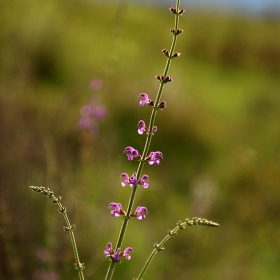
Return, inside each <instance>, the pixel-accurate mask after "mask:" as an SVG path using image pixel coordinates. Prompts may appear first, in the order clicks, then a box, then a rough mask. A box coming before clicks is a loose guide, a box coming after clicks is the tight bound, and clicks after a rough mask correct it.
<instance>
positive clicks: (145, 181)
mask: <svg viewBox="0 0 280 280" xmlns="http://www.w3.org/2000/svg"><path fill="white" fill-rule="evenodd" d="M121 177H123V178H124V180H122V182H121V185H122V186H123V187H125V186H126V185H127V184H129V185H130V186H131V187H132V188H133V187H135V186H137V185H138V184H140V185H142V186H143V188H145V189H146V188H148V186H149V176H148V175H143V176H142V178H141V179H140V180H138V179H137V177H136V172H134V173H133V174H132V176H131V177H130V178H129V176H128V174H127V173H122V174H121Z"/></svg>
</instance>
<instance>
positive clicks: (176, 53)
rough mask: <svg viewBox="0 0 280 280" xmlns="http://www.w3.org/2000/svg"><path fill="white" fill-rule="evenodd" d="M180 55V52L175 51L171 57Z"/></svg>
mask: <svg viewBox="0 0 280 280" xmlns="http://www.w3.org/2000/svg"><path fill="white" fill-rule="evenodd" d="M180 55H181V53H179V52H175V53H173V54H172V58H174V57H178V56H180Z"/></svg>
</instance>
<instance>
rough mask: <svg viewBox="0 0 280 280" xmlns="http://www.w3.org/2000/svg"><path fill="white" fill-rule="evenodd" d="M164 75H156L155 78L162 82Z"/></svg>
mask: <svg viewBox="0 0 280 280" xmlns="http://www.w3.org/2000/svg"><path fill="white" fill-rule="evenodd" d="M163 78H164V76H163V75H156V79H157V80H159V81H160V82H162V80H163Z"/></svg>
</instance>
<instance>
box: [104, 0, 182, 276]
mask: <svg viewBox="0 0 280 280" xmlns="http://www.w3.org/2000/svg"><path fill="white" fill-rule="evenodd" d="M179 7H180V0H177V3H176V15H175V27H174V29H175V31H177V30H178V26H179V13H178V12H179ZM177 37H178V33H177V32H175V33H173V40H172V44H171V48H170V52H169V56H168V59H167V62H166V65H165V69H164V72H163V77H164V78H166V76H167V74H168V71H169V68H170V64H171V59H172V54H173V51H174V49H175V45H176V41H177ZM164 85H165V82H164V79H163V81H161V82H160V85H159V89H158V92H157V96H156V99H155V103H154V107H153V110H152V113H151V117H150V122H149V132H148V134H147V138H146V142H145V146H144V149H143V153H142V156H141V159H140V161H139V165H138V168H137V172H136V177H137V179H138V180H139V179H140V177H141V173H142V170H143V167H144V164H145V158H146V157H147V155H148V152H149V147H150V144H151V141H152V136H153V131H152V130H153V126H154V123H155V119H156V114H157V110H158V104H159V102H160V99H161V96H162V92H163V88H164ZM136 191H137V187H134V188H133V190H132V192H131V196H130V199H129V203H128V207H127V211H126V215H125V217H124V220H123V223H122V226H121V230H120V233H119V237H118V240H117V245H116V249H115V250H117V249H118V248H121V245H122V242H123V239H124V236H125V232H126V229H127V225H128V222H129V219H130V218H129V217H130V214H131V213H132V207H133V203H134V200H135V196H136ZM115 266H116V262H114V261H112V262H111V263H110V266H109V268H108V271H107V274H106V277H105V280H110V279H111V278H112V275H113V272H114V269H115Z"/></svg>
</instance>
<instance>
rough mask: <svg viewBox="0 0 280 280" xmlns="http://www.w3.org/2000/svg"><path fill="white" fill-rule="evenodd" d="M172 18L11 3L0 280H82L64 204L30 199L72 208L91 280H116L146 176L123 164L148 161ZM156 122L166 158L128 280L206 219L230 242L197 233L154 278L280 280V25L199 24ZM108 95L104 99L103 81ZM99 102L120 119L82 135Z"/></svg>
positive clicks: (154, 180) (241, 20)
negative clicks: (135, 186)
mask: <svg viewBox="0 0 280 280" xmlns="http://www.w3.org/2000/svg"><path fill="white" fill-rule="evenodd" d="M173 20H174V19H173V16H172V14H171V13H170V12H169V11H168V9H166V8H162V7H156V6H141V5H136V4H129V5H128V4H127V3H123V2H118V1H116V2H115V3H110V5H109V4H108V3H107V4H106V3H103V4H102V3H95V2H93V3H89V2H85V1H70V0H59V1H55V0H48V1H36V0H29V1H27V2H26V1H21V0H14V1H1V9H0V61H1V63H0V131H1V137H0V157H1V162H0V164H1V169H0V172H1V173H0V278H1V279H15V280H20V279H34V280H39V279H40V280H44V279H51V280H57V279H78V274H77V272H76V271H75V270H74V267H73V265H72V263H73V262H74V257H73V252H72V249H71V244H70V238H69V235H68V234H67V233H65V232H63V230H62V227H63V226H65V224H64V220H63V217H62V216H60V214H59V213H58V211H57V208H56V206H55V205H53V204H52V203H51V201H48V200H47V199H46V198H45V197H43V196H42V195H40V194H36V193H34V192H32V191H31V190H29V188H28V186H30V185H38V186H40V185H42V186H45V187H48V188H50V189H52V190H53V191H54V192H55V194H56V195H62V196H63V200H62V203H63V205H64V206H65V207H66V208H67V213H68V215H69V217H70V221H71V223H74V224H76V225H77V230H76V231H75V235H76V238H77V243H78V248H79V253H80V258H81V261H82V262H85V267H86V269H85V276H86V279H103V278H104V276H105V274H106V270H107V267H108V264H109V263H108V262H107V261H106V259H105V257H104V254H103V251H104V249H105V248H106V244H107V242H109V241H111V242H112V243H113V244H115V243H116V240H117V235H118V231H119V228H120V225H121V219H120V218H119V219H117V218H113V217H111V216H110V211H109V209H108V205H109V203H110V202H112V201H114V202H120V203H122V204H123V206H124V207H126V205H127V201H128V198H129V196H130V192H131V189H130V188H129V187H126V188H122V187H121V185H120V178H119V177H120V174H121V173H122V172H126V173H128V174H132V173H133V172H134V171H135V170H136V168H137V162H128V161H127V159H126V156H125V155H124V154H123V150H124V148H125V147H126V146H132V147H134V148H136V149H138V150H139V152H140V153H141V151H142V149H143V146H144V142H145V137H144V136H139V135H138V134H137V123H138V121H139V120H140V119H143V120H144V121H146V122H148V120H149V116H150V112H151V110H150V108H149V107H144V108H141V107H139V106H138V103H139V99H138V95H139V94H140V93H141V92H146V93H147V94H149V96H150V98H152V99H153V98H155V95H156V92H157V89H158V85H159V84H158V82H157V81H156V79H155V78H154V77H155V75H157V74H161V73H162V71H163V68H164V65H165V62H166V59H165V57H164V55H163V54H162V53H161V50H162V49H163V48H167V49H168V48H169V47H170V44H171V39H172V36H171V34H170V32H169V28H171V27H173ZM180 27H181V28H183V29H184V33H183V34H182V35H181V36H180V37H179V39H178V44H177V47H176V50H177V51H179V52H181V53H182V56H181V57H180V58H178V59H175V60H174V61H173V62H172V65H171V70H170V75H171V77H172V78H173V79H174V82H172V83H170V84H168V85H167V86H166V87H165V90H164V95H163V100H165V101H166V102H167V108H166V109H165V110H164V111H163V112H159V113H158V115H157V120H156V125H157V126H158V132H157V133H156V134H155V137H154V138H153V142H152V145H151V150H153V151H155V150H160V151H162V153H163V155H164V159H163V160H162V162H161V164H160V165H159V166H151V167H147V168H145V169H144V173H145V174H148V175H149V177H150V186H149V188H148V189H147V190H144V189H143V188H140V189H139V191H138V194H137V199H136V202H135V206H138V205H141V206H146V207H147V208H148V209H149V215H148V218H147V219H146V220H144V221H141V222H138V221H136V220H135V219H133V220H132V221H131V223H130V225H129V228H128V231H127V233H126V238H125V242H124V247H127V246H131V247H133V249H134V253H133V256H132V259H131V261H129V262H128V261H125V260H124V261H122V264H121V265H118V266H117V268H116V271H115V278H114V279H132V278H133V277H136V276H137V275H138V274H139V272H140V269H141V268H142V266H143V264H144V261H145V259H146V258H147V257H148V255H149V254H150V252H151V251H152V249H153V243H154V242H155V241H158V242H159V241H160V240H161V239H162V238H163V237H164V236H165V234H166V232H167V230H168V229H169V228H173V227H175V225H176V222H177V221H178V220H183V219H185V218H187V217H193V216H200V217H203V218H207V219H209V220H213V221H215V222H218V223H220V224H221V227H220V228H218V229H217V228H199V227H196V228H194V227H193V228H189V229H186V230H184V231H181V232H179V234H178V236H177V237H176V238H174V239H172V240H171V241H170V242H168V243H167V244H166V246H165V247H166V250H165V251H164V252H163V253H161V254H159V255H157V256H156V258H155V260H154V262H153V263H152V265H151V266H150V268H149V269H148V271H147V274H146V277H145V279H153V280H157V279H161V280H162V279H208V280H235V279H239V280H243V279H246V280H247V279H252V280H263V279H270V280H274V279H275V280H276V279H280V270H279V262H280V238H279V236H280V223H279V217H280V207H279V205H280V191H279V187H280V126H279V121H280V110H279V109H280V95H279V89H280V79H279V74H280V36H279V31H280V22H279V20H277V19H276V18H268V17H261V16H254V15H250V16H248V15H245V14H236V13H231V12H230V11H223V12H221V11H218V10H211V11H210V10H208V11H201V10H196V9H192V10H190V11H189V10H188V11H186V13H185V14H184V16H183V17H181V18H180ZM95 78H98V79H101V80H102V81H103V85H102V88H101V89H100V90H98V91H94V90H93V89H90V88H89V83H90V81H91V80H92V79H95ZM92 94H95V95H97V94H98V95H100V98H101V101H100V104H101V105H103V106H105V107H106V108H107V112H108V113H107V116H106V118H105V119H104V120H102V121H100V123H99V131H98V133H95V134H94V135H91V134H89V133H87V132H86V131H80V130H79V129H78V127H77V121H78V120H79V118H80V108H81V106H83V105H84V104H86V103H88V102H89V100H90V98H91V96H92Z"/></svg>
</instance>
